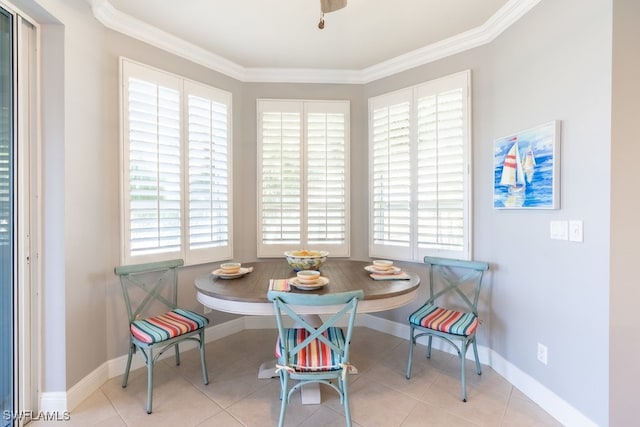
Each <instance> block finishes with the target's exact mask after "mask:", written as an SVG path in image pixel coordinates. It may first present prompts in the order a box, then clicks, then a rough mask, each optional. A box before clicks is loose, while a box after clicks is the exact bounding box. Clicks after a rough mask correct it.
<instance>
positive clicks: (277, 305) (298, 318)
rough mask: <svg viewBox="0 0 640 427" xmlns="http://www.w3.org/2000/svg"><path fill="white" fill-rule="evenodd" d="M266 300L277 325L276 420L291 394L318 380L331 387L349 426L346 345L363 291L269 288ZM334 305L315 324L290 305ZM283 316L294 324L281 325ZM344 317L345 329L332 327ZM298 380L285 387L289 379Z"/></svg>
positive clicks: (281, 416)
mask: <svg viewBox="0 0 640 427" xmlns="http://www.w3.org/2000/svg"><path fill="white" fill-rule="evenodd" d="M267 296H268V298H269V301H272V302H273V305H274V310H275V314H276V322H277V324H278V342H277V344H276V357H277V358H278V361H277V364H276V370H277V372H278V373H279V375H280V399H281V403H280V421H279V423H278V426H280V427H282V426H283V425H284V417H285V412H286V407H287V404H288V403H289V400H290V398H291V394H292V393H293V392H294V391H295V390H297V389H299V388H300V387H302V386H303V385H305V384H308V383H322V384H326V385H328V386H329V387H331V388H333V389H334V390H335V391H336V392H337V393H338V394H339V396H340V402H341V403H342V405H343V406H344V416H345V419H346V424H347V426H351V413H350V411H349V393H348V387H347V384H348V379H349V375H348V374H349V371H350V370H351V369H352V366H351V365H350V362H349V344H350V342H351V335H352V332H353V324H354V320H355V315H356V308H357V306H358V301H359V300H361V299H363V298H364V292H363V291H361V290H359V291H352V292H342V293H336V294H325V295H317V294H302V293H293V292H279V291H269V293H268V295H267ZM329 305H335V306H336V310H337V312H336V313H335V314H333V315H331V317H330V318H329V319H327V320H326V321H324V322H321V323H322V324H321V325H320V326H319V327H314V326H313V325H311V324H310V323H309V321H308V320H309V319H308V318H305V316H303V315H299V314H297V313H296V311H295V307H294V306H329ZM283 315H287V316H289V317H290V318H291V319H292V320H293V322H294V324H295V327H293V328H285V327H284V319H283ZM345 318H347V319H348V321H347V326H346V331H345V330H343V329H342V328H341V327H338V326H336V325H337V323H338V322H339V321H340V320H343V319H345ZM290 379H291V380H298V382H297V383H296V384H295V385H293V386H292V387H291V388H289V380H290Z"/></svg>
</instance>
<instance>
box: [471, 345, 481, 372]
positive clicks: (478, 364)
mask: <svg viewBox="0 0 640 427" xmlns="http://www.w3.org/2000/svg"><path fill="white" fill-rule="evenodd" d="M472 342H473V354H474V356H475V357H476V373H477V374H478V375H482V370H481V368H480V358H479V357H478V346H477V345H476V339H475V338H473V341H472Z"/></svg>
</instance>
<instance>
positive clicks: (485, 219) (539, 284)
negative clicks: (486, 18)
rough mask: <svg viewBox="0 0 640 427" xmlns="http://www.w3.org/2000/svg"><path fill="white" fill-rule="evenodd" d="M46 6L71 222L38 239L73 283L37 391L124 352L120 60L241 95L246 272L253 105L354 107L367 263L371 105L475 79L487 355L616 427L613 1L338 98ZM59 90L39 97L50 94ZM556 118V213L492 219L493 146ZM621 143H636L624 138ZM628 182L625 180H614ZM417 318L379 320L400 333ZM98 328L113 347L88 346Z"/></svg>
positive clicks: (241, 233)
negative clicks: (59, 58) (61, 340)
mask: <svg viewBox="0 0 640 427" xmlns="http://www.w3.org/2000/svg"><path fill="white" fill-rule="evenodd" d="M25 1H26V2H29V0H25ZM629 1H630V0H629ZM29 3H30V2H29ZM42 3H45V4H46V6H47V8H48V9H49V11H50V12H51V13H52V14H54V15H55V16H56V17H57V18H58V19H59V20H60V21H61V22H62V23H63V24H64V42H63V48H64V73H65V74H64V84H65V89H64V100H63V102H60V104H62V105H63V106H64V107H63V108H64V112H63V117H64V158H62V159H61V158H60V157H52V158H51V160H52V161H55V163H54V164H52V165H45V169H46V168H49V169H50V170H51V171H52V172H51V173H52V174H53V175H52V176H51V177H52V178H54V179H59V178H60V176H59V175H60V173H61V172H60V169H61V168H64V169H63V170H64V188H62V189H59V188H58V189H57V191H56V192H55V193H54V196H56V197H57V196H59V197H61V198H62V199H63V200H64V213H65V215H66V218H65V219H64V220H63V223H60V220H58V222H55V218H56V217H55V216H54V217H53V219H51V220H52V221H54V222H53V223H52V224H51V223H50V222H49V221H50V220H49V219H47V222H46V227H47V229H48V233H47V230H45V237H47V236H49V237H50V238H51V237H55V235H56V234H55V231H54V228H55V227H56V226H59V227H61V229H63V230H64V247H63V249H64V252H63V253H64V259H65V260H66V261H65V262H64V270H63V271H62V272H60V273H59V274H56V276H55V278H54V280H52V279H46V280H45V286H47V289H49V288H48V286H49V285H48V283H49V282H54V283H57V282H60V280H62V281H64V286H63V285H60V284H59V286H51V288H50V289H51V290H53V291H59V290H60V288H62V291H63V292H65V293H66V296H65V304H66V307H62V308H60V307H57V306H55V305H52V304H49V303H45V308H47V309H49V308H50V309H51V310H53V313H54V314H53V319H54V320H56V319H57V320H58V323H59V320H60V317H59V316H60V315H62V316H63V317H64V319H65V321H64V322H63V323H65V324H66V326H64V330H63V331H60V330H59V329H60V328H59V326H58V327H54V326H52V325H53V323H52V325H49V324H45V325H44V326H43V328H44V330H43V334H45V335H46V336H49V334H58V335H61V336H64V337H65V338H66V345H65V351H64V352H63V353H66V354H63V355H62V357H64V358H65V361H66V366H65V365H64V363H63V362H60V360H59V359H60V354H61V352H60V351H54V350H55V347H54V344H53V343H50V344H46V346H45V356H46V357H49V356H48V355H49V354H53V355H57V357H56V358H55V359H54V362H52V363H50V362H49V360H48V359H47V360H46V361H45V366H44V375H45V377H46V378H48V380H47V381H46V384H45V388H44V391H60V390H65V389H68V388H69V387H71V386H73V385H74V384H75V383H77V381H79V380H80V379H82V378H84V377H85V376H86V375H88V374H89V373H91V372H92V371H93V370H94V369H96V368H97V367H99V366H101V365H102V364H103V363H104V362H106V361H108V360H110V359H113V358H114V357H117V356H121V355H123V354H125V352H126V333H125V332H123V331H126V324H125V323H126V321H125V316H124V307H123V305H122V300H121V296H120V293H119V292H120V290H119V287H118V283H117V281H116V278H115V276H113V273H112V269H113V266H114V265H115V264H117V262H118V258H119V255H118V253H119V252H118V251H119V222H118V221H119V206H118V204H119V196H118V188H119V187H118V185H119V184H118V183H119V154H118V153H119V145H118V144H119V137H118V126H119V125H118V111H119V109H118V108H119V107H118V69H117V66H118V65H117V64H118V62H117V57H118V56H119V55H124V56H127V57H129V58H131V59H134V60H138V61H141V62H144V63H147V64H150V65H153V66H156V67H158V68H161V69H164V70H167V71H170V72H175V73H178V74H181V75H184V76H186V77H188V78H192V79H193V80H197V81H201V82H204V83H207V84H211V85H213V86H216V87H219V88H221V89H225V90H228V91H230V92H232V94H233V102H234V106H233V108H234V109H233V112H234V126H233V132H234V154H235V164H234V175H233V176H234V185H235V187H234V199H235V213H236V217H235V233H236V240H235V242H234V245H235V251H236V258H237V259H238V260H241V261H251V260H253V259H255V254H256V252H255V237H256V236H255V232H256V231H255V213H256V194H255V182H256V179H255V162H256V160H255V146H256V128H255V127H256V113H255V108H256V104H255V101H256V99H257V98H261V97H265V98H266V97H277V98H288V97H291V98H306V99H349V100H350V101H351V115H352V126H351V144H352V154H351V163H352V188H353V192H352V201H351V205H352V226H353V233H352V250H351V254H352V257H353V258H358V259H366V258H367V242H368V238H367V236H368V229H367V213H366V208H365V207H366V206H367V205H368V196H367V194H366V193H367V191H366V188H367V156H366V140H367V135H366V132H367V131H366V129H367V112H366V108H367V99H368V98H369V97H371V96H374V95H377V94H380V93H383V92H386V91H389V90H394V89H399V88H402V87H406V86H410V85H413V84H416V83H420V82H424V81H427V80H430V79H432V78H437V77H440V76H443V75H447V74H450V73H454V72H457V71H460V70H463V69H471V70H472V79H473V94H472V96H473V144H474V153H473V161H474V225H473V228H474V246H475V250H474V257H475V258H477V259H480V260H485V261H489V262H490V263H491V264H492V271H491V273H490V275H489V276H488V279H487V282H486V283H487V286H486V287H485V292H484V296H483V310H484V311H485V312H486V313H488V312H490V313H491V315H490V317H487V318H486V319H485V324H484V325H483V331H482V333H481V335H480V337H479V341H480V344H483V345H486V346H488V347H490V348H492V349H493V350H494V351H495V352H497V353H498V354H499V355H501V356H502V357H503V358H504V359H506V360H508V361H509V362H510V363H512V364H513V365H515V366H516V367H517V368H519V369H520V370H522V371H523V372H525V373H526V374H528V375H529V376H531V377H532V378H533V379H535V380H536V381H539V382H540V383H542V384H543V385H544V386H545V387H547V388H548V389H549V390H552V391H553V392H554V393H556V394H557V395H558V396H560V397H561V398H563V399H565V400H566V401H567V402H568V403H569V404H571V405H572V406H574V407H575V408H577V409H578V410H579V411H581V412H582V413H584V414H585V415H586V416H588V417H589V418H591V419H592V420H593V421H594V422H595V423H597V424H599V425H607V423H608V404H607V402H608V397H609V394H608V387H609V385H608V372H607V366H608V364H609V356H608V355H607V352H606V351H604V349H603V348H604V347H606V345H607V344H606V343H607V342H608V338H609V335H608V330H607V325H608V322H609V309H608V304H607V301H608V297H609V294H608V292H609V286H608V283H609V269H608V263H607V261H606V260H608V258H609V223H610V219H611V220H613V218H610V214H609V207H610V203H609V197H610V195H611V193H610V190H609V189H610V184H611V183H610V174H611V168H610V165H609V150H610V130H611V129H610V127H611V123H610V100H609V97H610V81H611V71H610V64H611V13H612V12H611V1H605V0H595V1H592V2H581V1H579V0H564V1H562V2H554V1H549V0H547V1H543V2H541V3H540V4H539V5H538V6H537V7H535V8H534V9H533V10H532V11H531V12H529V13H528V14H527V15H526V16H525V17H523V18H522V19H521V20H520V21H519V22H517V23H516V24H515V25H514V26H513V27H512V28H510V29H509V30H507V31H506V32H505V33H504V34H502V35H501V36H500V37H499V38H498V39H497V40H495V41H494V42H492V43H491V44H489V45H487V46H484V47H480V48H477V49H473V50H470V51H468V52H464V53H461V54H459V55H455V56H453V57H450V58H447V59H444V60H441V61H437V62H435V63H432V64H428V65H425V66H422V67H418V68H416V69H413V70H409V71H406V72H404V73H400V74H398V75H395V76H392V77H389V78H386V79H383V80H380V81H376V82H373V83H370V84H367V85H344V86H343V85H304V84H291V85H289V84H286V85H284V84H257V83H245V84H243V83H240V82H238V81H236V80H233V79H231V78H228V77H226V76H223V75H220V74H219V73H216V72H213V71H211V70H208V69H206V68H204V67H201V66H198V65H195V64H193V63H190V62H188V61H185V60H183V59H180V58H177V57H175V56H174V55H170V54H168V53H165V52H163V51H160V50H158V49H156V48H153V47H151V46H149V45H146V44H144V43H141V42H138V41H135V40H132V39H130V38H128V37H125V36H122V35H120V34H117V33H115V32H112V31H109V30H105V29H103V28H102V27H101V26H100V25H99V24H98V23H97V22H96V21H95V19H94V18H93V17H92V16H91V13H90V10H89V8H88V6H87V5H86V3H85V2H84V1H82V0H70V1H69V0H67V1H62V0H48V1H45V0H42ZM630 78H631V77H629V79H630ZM51 89H52V88H47V87H45V88H44V91H48V90H49V91H50V90H51ZM56 114H60V113H59V112H52V111H48V112H47V111H45V117H51V116H56ZM554 119H558V120H561V121H562V123H563V132H562V150H561V154H562V168H561V176H562V181H561V182H562V188H561V195H562V200H561V209H560V210H554V211H540V210H530V211H495V210H493V209H492V203H491V197H492V144H493V141H494V140H495V139H496V138H498V137H501V136H504V135H507V134H510V133H513V132H516V131H518V130H522V129H526V128H528V127H531V126H535V125H538V124H541V123H544V122H546V121H549V120H554ZM625 132H626V133H627V135H631V133H630V132H631V130H629V129H625ZM627 135H625V136H627ZM55 136H56V134H53V135H52V136H51V137H49V136H47V137H46V138H45V144H47V141H49V140H51V139H53V141H55V139H54V138H55ZM625 140H626V139H625ZM46 152H47V151H46V149H45V153H46ZM621 156H622V155H621ZM625 178H626V179H628V176H622V177H620V178H618V179H621V180H622V179H625ZM54 182H55V181H54ZM54 189H55V188H54ZM45 190H46V188H45ZM620 197H621V198H622V196H620ZM54 205H55V203H54ZM54 207H55V206H54ZM46 213H47V212H45V214H46ZM618 214H619V213H618ZM616 218H617V217H616ZM552 219H565V220H566V219H581V220H583V221H584V229H585V241H584V243H582V244H579V243H570V242H561V241H552V240H550V239H549V221H550V220H552ZM628 224H629V223H626V224H625V225H628ZM623 233H624V230H623V229H620V231H619V235H618V236H617V237H618V238H620V239H622V241H623V243H625V245H630V242H631V241H630V240H628V239H626V240H625V239H624V238H621V237H620V236H621V235H622V234H623ZM54 249H55V246H54ZM55 256H56V255H55V254H53V253H49V254H46V253H45V254H44V258H45V259H48V260H54V261H55V260H56V258H55ZM211 267H212V266H211V265H208V266H199V267H191V268H187V269H185V270H184V271H183V273H182V275H181V279H182V281H183V283H187V284H189V286H185V287H184V288H183V290H182V292H181V295H180V298H181V300H182V301H183V302H188V301H191V303H190V304H191V308H197V309H199V308H200V307H199V305H198V304H197V303H196V302H195V291H194V289H193V287H192V286H191V283H193V281H192V280H193V277H195V276H196V275H197V274H201V273H203V272H206V271H208V270H209V269H211ZM613 277H614V275H613V272H612V278H613ZM56 281H57V282H56ZM47 289H45V292H46V291H47ZM619 298H624V297H622V296H620V297H619ZM411 308H413V307H406V308H404V309H403V310H398V311H395V312H391V313H385V314H384V316H385V317H387V318H391V319H393V320H397V321H402V322H403V321H404V320H405V319H406V314H407V312H408V311H409V310H410V309H411ZM228 318H229V316H227V315H224V314H221V313H218V314H216V315H215V316H213V320H214V323H217V322H221V321H224V320H226V319H228ZM620 320H624V319H622V318H621V319H620ZM123 322H125V323H123ZM101 329H104V332H105V336H106V340H105V342H104V343H97V342H93V341H87V339H88V337H90V336H94V335H95V331H96V330H97V331H98V333H100V331H101ZM537 342H542V343H544V344H546V345H547V346H548V348H549V364H548V365H547V366H544V365H541V364H540V363H539V362H537V360H536V343H537ZM612 358H613V356H612ZM61 364H62V365H61ZM60 365H61V366H60ZM56 369H58V371H56ZM65 369H66V374H65V373H64V371H65ZM58 372H62V374H59V373H58ZM622 375H623V374H618V376H622ZM60 378H61V379H60Z"/></svg>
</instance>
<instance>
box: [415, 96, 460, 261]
mask: <svg viewBox="0 0 640 427" xmlns="http://www.w3.org/2000/svg"><path fill="white" fill-rule="evenodd" d="M417 116H418V117H417V126H418V168H417V170H418V192H417V195H418V233H417V238H418V247H419V248H424V249H436V250H446V251H461V250H463V249H464V238H465V236H464V234H465V233H464V232H465V222H464V213H465V186H464V184H465V172H466V171H465V164H466V157H465V155H464V153H465V149H464V137H465V132H464V129H465V126H466V122H465V120H464V102H463V89H462V88H456V89H453V90H445V91H442V92H439V93H436V94H433V95H428V96H424V97H421V98H419V99H418V109H417Z"/></svg>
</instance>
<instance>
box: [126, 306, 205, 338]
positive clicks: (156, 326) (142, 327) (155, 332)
mask: <svg viewBox="0 0 640 427" xmlns="http://www.w3.org/2000/svg"><path fill="white" fill-rule="evenodd" d="M208 324H209V319H207V318H206V317H204V316H201V315H199V314H198V313H194V312H193V311H189V310H182V309H180V308H176V309H173V310H171V311H168V312H166V313H164V314H161V315H160V316H155V317H148V318H146V319H139V320H135V321H133V322H132V323H131V328H130V329H131V334H132V335H133V336H134V337H135V338H136V339H137V340H138V341H142V342H144V343H147V344H152V343H156V342H161V341H166V340H168V339H170V338H175V337H177V336H180V335H184V334H187V333H189V332H193V331H196V330H198V329H200V328H203V327H205V326H206V325H208Z"/></svg>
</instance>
